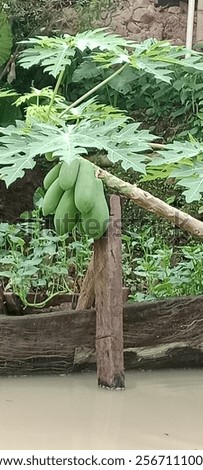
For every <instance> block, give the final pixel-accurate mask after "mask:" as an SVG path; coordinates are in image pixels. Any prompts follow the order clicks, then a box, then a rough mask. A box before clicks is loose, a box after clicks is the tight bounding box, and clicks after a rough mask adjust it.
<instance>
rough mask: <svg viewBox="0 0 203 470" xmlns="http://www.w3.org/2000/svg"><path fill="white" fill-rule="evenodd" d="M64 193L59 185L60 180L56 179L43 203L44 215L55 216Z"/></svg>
mask: <svg viewBox="0 0 203 470" xmlns="http://www.w3.org/2000/svg"><path fill="white" fill-rule="evenodd" d="M63 193H64V191H63V189H61V186H60V184H59V179H58V178H56V179H55V181H54V182H53V183H52V184H51V186H49V188H48V189H47V191H46V193H45V196H44V199H43V203H42V213H43V215H45V216H46V215H48V214H53V213H54V212H55V210H56V208H57V206H58V204H59V201H60V199H61V196H62V194H63Z"/></svg>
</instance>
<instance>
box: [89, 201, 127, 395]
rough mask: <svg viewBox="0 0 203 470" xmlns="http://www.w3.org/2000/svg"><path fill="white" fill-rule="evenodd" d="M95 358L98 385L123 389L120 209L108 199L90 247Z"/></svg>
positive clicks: (116, 203) (118, 205) (116, 202)
mask: <svg viewBox="0 0 203 470" xmlns="http://www.w3.org/2000/svg"><path fill="white" fill-rule="evenodd" d="M94 288H95V307H96V356H97V379H98V385H100V386H102V387H107V388H113V389H122V388H124V387H125V377H124V359H123V293H122V258H121V205H120V198H119V196H115V195H112V196H111V197H110V223H109V227H108V230H107V232H106V234H105V235H104V236H103V237H102V238H101V239H99V240H97V241H96V242H95V245H94Z"/></svg>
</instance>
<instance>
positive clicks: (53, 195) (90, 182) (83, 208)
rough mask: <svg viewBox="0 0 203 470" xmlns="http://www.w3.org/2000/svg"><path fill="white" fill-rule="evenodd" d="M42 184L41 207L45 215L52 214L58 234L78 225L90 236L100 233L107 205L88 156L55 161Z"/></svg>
mask: <svg viewBox="0 0 203 470" xmlns="http://www.w3.org/2000/svg"><path fill="white" fill-rule="evenodd" d="M44 188H45V189H46V193H45V196H44V200H43V206H42V211H43V214H44V216H46V215H49V214H54V226H55V229H56V232H57V233H58V234H59V235H64V234H66V233H70V232H72V230H73V228H74V227H75V226H76V225H78V227H79V229H80V231H82V232H83V233H86V234H87V235H88V236H89V237H91V238H94V239H95V240H97V239H99V238H101V237H102V235H103V234H104V233H105V231H106V229H107V226H108V222H109V209H108V206H107V202H106V198H105V195H104V189H103V183H102V181H101V180H99V179H97V178H96V177H95V173H94V168H93V165H92V164H91V163H90V162H89V161H88V160H85V159H84V158H77V159H75V160H73V161H72V162H71V163H70V164H68V163H66V162H59V163H57V164H56V165H55V166H54V167H53V168H52V169H51V170H50V171H49V173H48V174H47V175H46V176H45V179H44Z"/></svg>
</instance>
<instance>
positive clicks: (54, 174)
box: [44, 163, 61, 189]
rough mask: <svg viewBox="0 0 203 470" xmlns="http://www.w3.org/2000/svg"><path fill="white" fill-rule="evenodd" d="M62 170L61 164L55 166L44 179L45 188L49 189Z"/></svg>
mask: <svg viewBox="0 0 203 470" xmlns="http://www.w3.org/2000/svg"><path fill="white" fill-rule="evenodd" d="M60 168H61V163H57V165H55V166H53V168H52V169H51V170H50V171H49V173H47V175H46V176H45V178H44V188H45V189H48V188H49V186H51V184H52V183H53V182H54V181H55V180H56V178H58V175H59V171H60Z"/></svg>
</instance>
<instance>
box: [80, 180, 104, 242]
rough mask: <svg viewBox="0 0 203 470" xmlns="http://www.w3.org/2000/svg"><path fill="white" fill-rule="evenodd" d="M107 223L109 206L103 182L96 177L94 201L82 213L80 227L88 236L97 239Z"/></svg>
mask: <svg viewBox="0 0 203 470" xmlns="http://www.w3.org/2000/svg"><path fill="white" fill-rule="evenodd" d="M108 224H109V208H108V205H107V202H106V198H105V195H104V188H103V183H102V181H101V180H99V179H96V201H95V204H94V206H93V208H92V209H91V210H90V211H89V212H88V213H87V214H82V227H83V230H84V232H85V233H86V234H87V235H88V236H89V237H91V238H94V239H95V240H98V239H99V238H101V237H102V235H104V233H105V232H106V230H107V227H108Z"/></svg>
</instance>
